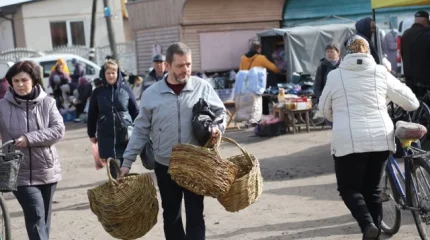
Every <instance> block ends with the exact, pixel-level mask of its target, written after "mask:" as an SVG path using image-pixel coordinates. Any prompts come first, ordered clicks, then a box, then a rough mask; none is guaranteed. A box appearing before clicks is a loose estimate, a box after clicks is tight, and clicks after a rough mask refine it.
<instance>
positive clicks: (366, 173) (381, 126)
mask: <svg viewBox="0 0 430 240" xmlns="http://www.w3.org/2000/svg"><path fill="white" fill-rule="evenodd" d="M346 47H347V55H346V56H345V58H344V60H343V61H342V63H341V64H340V66H339V68H338V69H336V70H333V71H331V72H330V73H329V75H328V77H327V84H326V87H325V88H324V90H323V93H322V95H321V97H320V100H319V109H320V110H322V111H323V114H324V117H325V118H326V119H327V120H329V121H331V122H333V135H332V147H331V152H332V154H333V158H334V160H335V172H336V178H337V184H338V191H339V192H340V196H341V197H342V199H343V201H344V203H345V205H346V206H347V207H348V208H349V210H350V211H351V213H352V215H353V217H354V218H355V219H356V220H357V222H358V224H359V226H360V228H361V230H362V232H363V239H378V237H379V233H380V229H379V228H380V224H381V218H382V203H381V188H380V181H381V177H382V174H383V172H384V168H385V165H386V162H387V158H388V156H389V154H390V152H394V151H395V148H396V147H395V143H394V126H393V122H392V120H391V118H390V116H389V115H388V111H387V99H388V100H391V101H393V102H394V103H396V104H398V105H399V106H400V107H402V108H403V109H405V110H406V111H413V110H415V109H417V108H418V107H419V102H418V100H417V98H416V97H415V95H414V94H413V93H412V91H411V90H410V89H409V88H408V87H407V86H406V85H404V84H403V83H401V82H400V81H399V80H397V79H396V78H395V77H393V76H392V75H391V74H390V73H389V72H388V71H387V69H386V68H385V67H384V66H382V65H377V64H376V63H375V60H374V59H373V57H372V55H370V52H369V44H368V42H367V41H366V40H365V39H364V38H362V37H360V36H353V37H352V38H350V39H349V40H348V41H347V43H346Z"/></svg>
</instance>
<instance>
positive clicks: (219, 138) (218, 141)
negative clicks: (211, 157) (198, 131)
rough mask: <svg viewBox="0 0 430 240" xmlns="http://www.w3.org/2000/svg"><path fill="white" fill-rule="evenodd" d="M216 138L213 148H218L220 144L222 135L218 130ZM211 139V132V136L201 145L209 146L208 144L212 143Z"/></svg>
mask: <svg viewBox="0 0 430 240" xmlns="http://www.w3.org/2000/svg"><path fill="white" fill-rule="evenodd" d="M217 137H218V139H217V142H216V144H215V146H214V148H215V149H218V148H219V145H221V139H222V136H221V133H220V132H218V136H217ZM212 140H213V137H212V133H211V137H210V138H209V140H208V141H207V142H206V144H205V145H204V146H203V147H205V148H209V146H210V145H211V143H212Z"/></svg>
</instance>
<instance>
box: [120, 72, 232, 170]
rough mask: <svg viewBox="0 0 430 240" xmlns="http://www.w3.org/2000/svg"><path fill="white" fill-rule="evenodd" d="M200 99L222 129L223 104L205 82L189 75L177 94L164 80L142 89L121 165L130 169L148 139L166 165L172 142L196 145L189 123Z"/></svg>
mask: <svg viewBox="0 0 430 240" xmlns="http://www.w3.org/2000/svg"><path fill="white" fill-rule="evenodd" d="M199 98H203V99H205V100H206V101H207V102H208V103H209V105H210V108H211V110H212V111H213V112H214V113H215V115H216V116H218V117H221V118H223V119H224V121H223V122H222V124H220V125H219V128H220V130H221V131H222V132H223V131H224V129H225V125H226V121H225V113H226V111H225V107H224V104H223V102H222V101H221V99H220V98H219V97H218V95H217V94H216V92H215V90H214V89H213V87H212V86H211V85H210V84H209V83H208V82H207V81H205V80H203V79H201V78H198V77H190V79H189V80H188V81H187V84H186V85H185V87H184V89H183V90H182V92H181V93H180V94H179V96H178V95H176V94H175V93H174V92H173V90H172V89H171V88H169V86H167V84H166V80H165V79H163V80H161V81H158V82H156V83H154V84H153V85H151V86H150V87H149V88H148V89H147V90H145V91H144V92H143V95H142V104H141V107H140V111H139V115H138V116H137V118H136V119H135V122H134V130H133V134H132V136H131V139H130V141H129V143H128V145H127V149H126V150H125V152H124V155H123V157H124V162H123V164H122V166H123V167H128V168H130V167H131V165H132V164H133V162H134V161H135V160H136V157H137V155H139V154H140V153H141V152H142V149H143V147H144V146H145V144H146V143H147V142H148V141H149V139H150V138H151V139H152V142H153V148H154V155H155V160H156V161H157V162H158V163H160V164H162V165H165V166H169V162H170V155H171V153H172V147H173V146H174V145H176V144H178V143H189V144H194V145H199V144H198V141H197V140H196V139H195V137H194V135H193V129H192V125H191V121H192V117H193V106H194V105H195V104H196V103H197V102H198V100H199Z"/></svg>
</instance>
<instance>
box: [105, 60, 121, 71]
mask: <svg viewBox="0 0 430 240" xmlns="http://www.w3.org/2000/svg"><path fill="white" fill-rule="evenodd" d="M104 67H105V71H106V70H108V69H111V70H114V71H118V69H119V66H118V64H117V63H116V62H115V61H114V60H112V59H109V60H108V61H106V63H105V65H104Z"/></svg>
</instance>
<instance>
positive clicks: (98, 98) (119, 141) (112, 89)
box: [87, 60, 139, 178]
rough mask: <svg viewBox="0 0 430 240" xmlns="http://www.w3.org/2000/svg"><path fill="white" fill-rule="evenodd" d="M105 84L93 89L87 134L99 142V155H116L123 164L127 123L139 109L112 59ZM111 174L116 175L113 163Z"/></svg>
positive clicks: (104, 71) (130, 122)
mask: <svg viewBox="0 0 430 240" xmlns="http://www.w3.org/2000/svg"><path fill="white" fill-rule="evenodd" d="M102 82H103V85H102V86H101V87H98V88H96V89H94V91H93V93H92V95H91V98H90V106H89V111H88V123H87V127H88V136H89V137H90V140H91V142H92V143H98V150H99V155H100V158H102V159H107V158H114V159H116V160H117V161H118V163H119V165H121V164H122V160H123V156H122V155H123V153H124V151H125V149H126V147H127V141H124V138H123V133H124V131H123V130H124V126H125V127H127V126H130V125H131V124H132V123H133V121H134V119H135V118H136V117H137V115H138V113H139V110H138V106H137V104H136V99H135V98H134V95H133V93H132V91H131V89H130V88H129V87H128V84H126V83H125V82H124V80H123V78H122V75H121V70H120V69H119V66H118V65H117V64H116V63H115V62H114V61H112V60H109V61H107V62H106V63H105V65H104V68H103V74H102ZM111 174H112V177H114V178H116V177H117V172H116V169H115V168H114V166H111Z"/></svg>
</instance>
